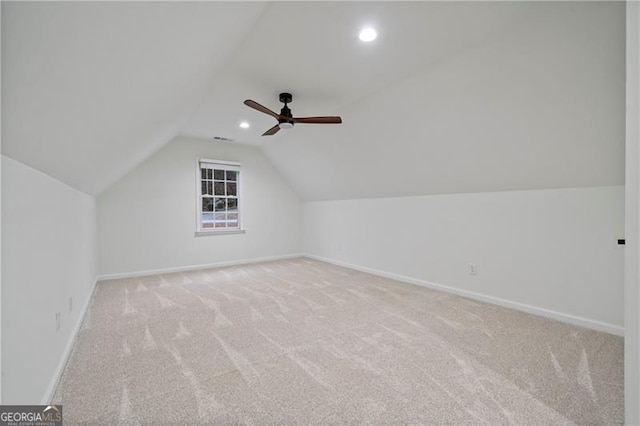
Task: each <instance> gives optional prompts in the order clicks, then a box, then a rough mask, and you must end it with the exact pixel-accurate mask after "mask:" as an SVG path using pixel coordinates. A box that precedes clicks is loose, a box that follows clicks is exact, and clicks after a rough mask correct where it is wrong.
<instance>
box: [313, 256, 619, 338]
mask: <svg viewBox="0 0 640 426" xmlns="http://www.w3.org/2000/svg"><path fill="white" fill-rule="evenodd" d="M304 256H305V257H308V258H311V259H316V260H320V261H322V262H327V263H331V264H334V265H338V266H343V267H345V268H349V269H355V270H357V271H361V272H367V273H369V274H373V275H378V276H381V277H385V278H391V279H393V280H397V281H402V282H406V283H409V284H415V285H419V286H423V287H428V288H431V289H434V290H440V291H444V292H447V293H453V294H457V295H459V296H463V297H468V298H469V299H475V300H480V301H482V302H487V303H492V304H494V305H499V306H504V307H505V308H510V309H515V310H518V311H523V312H527V313H530V314H534V315H538V316H541V317H546V318H551V319H554V320H558V321H562V322H566V323H569V324H573V325H577V326H580V327H585V328H589V329H592V330H596V331H603V332H605V333H609V334H615V335H617V336H622V337H624V327H621V326H618V325H614V324H608V323H604V322H600V321H595V320H591V319H588V318H583V317H579V316H575V315H571V314H565V313H562V312H557V311H552V310H549V309H544V308H539V307H537V306H531V305H527V304H524V303H520V302H513V301H511V300H506V299H501V298H499V297H494V296H487V295H484V294H481V293H475V292H472V291H468V290H462V289H459V288H455V287H450V286H447V285H443V284H436V283H432V282H429V281H425V280H420V279H417V278H412V277H407V276H404V275H398V274H394V273H390V272H385V271H381V270H378V269H373V268H368V267H365V266H359V265H354V264H351V263H347V262H342V261H340V260H335V259H329V258H326V257H322V256H316V255H315V254H305V255H304Z"/></svg>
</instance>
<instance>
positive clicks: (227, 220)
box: [200, 167, 239, 229]
mask: <svg viewBox="0 0 640 426" xmlns="http://www.w3.org/2000/svg"><path fill="white" fill-rule="evenodd" d="M200 177H201V190H202V193H201V210H202V211H201V217H202V220H201V227H202V228H208V229H210V228H238V227H239V220H238V219H239V217H238V180H239V179H238V178H239V172H238V171H237V170H226V169H223V168H215V167H214V168H213V169H211V168H206V169H204V168H202V169H201V172H200Z"/></svg>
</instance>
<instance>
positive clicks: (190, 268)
mask: <svg viewBox="0 0 640 426" xmlns="http://www.w3.org/2000/svg"><path fill="white" fill-rule="evenodd" d="M303 256H304V255H303V254H285V255H281V256H268V257H255V258H251V259H240V260H229V261H225V262H216V263H207V264H203V265H188V266H178V267H173V268H162V269H151V270H147V271H134V272H124V273H121V274H106V275H98V281H104V280H116V279H120V278H134V277H144V276H147V275H158V274H169V273H172V272H184V271H193V270H196V269H207V268H220V267H223V266H234V265H247V264H251V263H260V262H271V261H274V260H285V259H293V258H296V257H303Z"/></svg>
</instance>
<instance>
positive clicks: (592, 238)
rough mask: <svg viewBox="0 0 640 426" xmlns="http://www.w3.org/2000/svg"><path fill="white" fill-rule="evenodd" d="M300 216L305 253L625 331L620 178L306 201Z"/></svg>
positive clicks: (572, 319) (622, 204)
mask: <svg viewBox="0 0 640 426" xmlns="http://www.w3.org/2000/svg"><path fill="white" fill-rule="evenodd" d="M303 223H304V225H303V227H304V243H303V244H304V248H305V251H306V252H307V253H309V254H311V255H315V256H319V257H322V258H327V259H331V260H334V261H338V262H342V263H346V264H350V265H355V266H358V267H364V268H371V269H374V270H377V271H382V272H384V273H390V274H396V275H400V276H403V277H408V278H410V279H412V280H414V281H416V280H417V281H425V282H428V283H435V284H439V285H444V286H449V287H451V289H453V290H456V291H458V292H471V293H478V294H479V295H482V296H481V297H484V298H485V299H487V297H489V298H498V299H502V300H503V301H509V302H515V303H517V304H524V305H528V306H529V307H530V308H533V310H534V311H536V309H537V312H538V313H543V314H550V315H551V316H555V317H556V318H559V317H561V318H562V319H564V320H567V321H574V322H579V323H584V324H587V325H589V326H592V327H595V328H599V329H603V330H607V331H610V332H614V333H619V334H621V333H622V326H623V287H624V285H623V253H624V251H623V249H622V248H621V246H617V241H616V240H617V238H622V235H623V230H624V189H623V187H621V186H614V187H597V188H578V189H553V190H534V191H514V192H495V193H475V194H452V195H432V196H418V197H404V198H378V199H360V200H348V201H318V202H309V203H307V204H305V207H304V222H303ZM470 264H477V265H478V273H477V275H475V276H472V275H470V274H469V265H470ZM492 301H496V300H492ZM518 308H527V307H525V306H518ZM540 309H542V310H548V311H552V312H543V311H540ZM529 310H532V309H529ZM553 312H555V313H557V314H553ZM580 318H583V319H585V320H586V321H587V323H585V322H584V321H582V320H580Z"/></svg>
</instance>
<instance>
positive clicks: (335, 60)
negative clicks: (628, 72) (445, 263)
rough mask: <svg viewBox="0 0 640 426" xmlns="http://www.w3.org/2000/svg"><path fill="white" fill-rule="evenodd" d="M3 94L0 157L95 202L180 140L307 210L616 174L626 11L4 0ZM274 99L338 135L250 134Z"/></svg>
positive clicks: (301, 131)
mask: <svg viewBox="0 0 640 426" xmlns="http://www.w3.org/2000/svg"><path fill="white" fill-rule="evenodd" d="M363 25H373V26H375V27H376V28H378V30H379V37H378V39H377V40H376V41H375V42H373V43H371V44H363V43H361V42H360V41H359V40H358V39H357V33H358V30H359V29H360V28H361V27H362V26H363ZM2 85H3V87H2V89H3V93H2V96H3V98H2V107H3V108H2V119H3V129H2V136H3V146H2V149H3V154H5V155H8V156H11V157H13V158H15V159H17V160H19V161H22V162H24V163H26V164H29V165H31V166H33V167H36V168H38V169H40V170H43V171H45V172H46V173H49V174H51V175H52V176H54V177H56V178H58V179H60V180H62V181H64V182H66V183H68V184H70V185H72V186H74V187H76V188H79V189H81V190H83V191H85V192H88V193H91V194H98V193H100V192H101V191H102V190H104V189H105V188H106V187H108V186H109V185H110V184H111V183H113V182H114V181H115V180H117V179H118V178H120V177H121V176H123V175H124V174H125V173H127V172H128V171H129V170H131V169H132V168H133V167H135V165H137V164H139V163H140V162H141V161H142V160H144V159H145V158H146V157H147V156H148V155H150V154H151V153H152V152H154V151H156V150H157V149H159V148H160V147H161V146H163V145H164V144H166V143H167V142H169V141H170V140H172V139H173V138H174V137H175V136H177V135H186V136H196V137H201V138H206V139H212V138H213V137H214V136H222V137H228V138H232V139H235V140H236V142H233V143H247V144H252V145H256V146H258V147H259V148H260V149H262V150H263V152H264V153H265V154H266V155H267V156H268V157H269V158H270V160H271V161H272V162H273V163H274V164H275V165H276V167H277V168H278V169H279V170H280V172H281V173H282V174H283V175H284V176H285V177H286V178H287V179H288V180H289V182H290V183H291V185H292V186H293V187H294V189H296V191H297V192H298V193H299V194H300V196H301V197H302V198H303V199H306V200H319V199H332V198H361V197H376V196H393V195H416V194H429V193H447V192H476V191H497V190H509V189H537V188H554V187H568V186H590V185H614V184H621V183H622V182H623V175H624V173H623V163H624V161H623V156H624V3H622V2H616V3H610V2H607V3H597V2H586V3H574V2H480V1H476V2H282V3H254V2H252V3H249V2H238V3H236V2H212V3H202V2H200V3H191V2H189V3H111V2H108V3H91V2H89V3H56V2H50V3H20V4H15V3H7V2H2ZM281 91H290V92H292V93H293V95H294V100H293V103H291V104H290V107H291V109H292V110H293V113H294V115H296V116H309V115H341V116H342V117H343V119H344V124H342V125H323V126H319V125H297V126H296V127H295V128H294V129H292V130H289V131H284V130H283V131H280V132H279V133H278V134H277V135H275V136H272V137H261V136H260V134H261V133H262V132H264V131H265V130H266V129H268V128H270V127H271V126H273V125H274V124H275V121H274V120H273V119H272V118H270V117H269V116H266V115H264V114H261V113H259V112H257V111H255V110H252V109H249V108H247V107H246V106H244V105H243V104H242V101H243V100H245V99H247V98H250V99H253V100H255V101H257V102H259V103H261V104H263V105H265V106H268V107H270V108H271V109H273V110H276V111H277V110H278V109H279V108H280V106H281V105H280V104H279V102H278V99H277V95H278V93H279V92H281ZM243 120H246V121H248V122H250V123H251V128H250V129H247V130H243V129H239V128H238V124H239V122H240V121H243ZM212 143H220V142H214V141H212Z"/></svg>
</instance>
